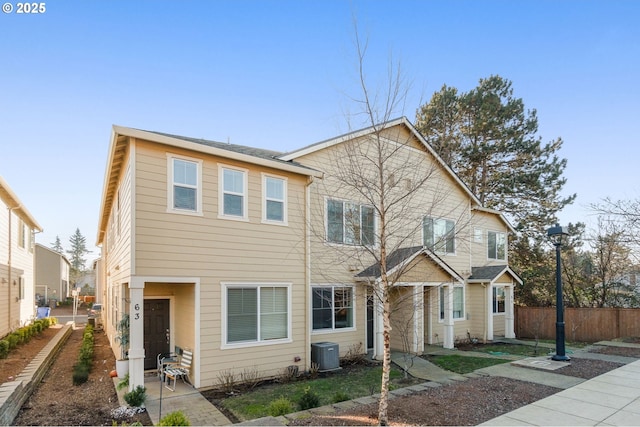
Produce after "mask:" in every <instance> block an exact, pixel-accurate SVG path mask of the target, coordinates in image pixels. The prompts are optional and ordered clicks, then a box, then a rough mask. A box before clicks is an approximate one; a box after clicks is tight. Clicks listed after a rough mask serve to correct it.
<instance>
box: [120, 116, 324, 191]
mask: <svg viewBox="0 0 640 427" xmlns="http://www.w3.org/2000/svg"><path fill="white" fill-rule="evenodd" d="M113 128H114V131H115V132H117V133H118V134H119V135H124V136H130V137H133V138H139V139H145V140H148V141H152V142H157V143H161V144H165V145H169V146H172V147H178V148H184V149H187V150H192V151H197V152H201V153H206V154H211V155H214V156H220V157H226V158H228V159H232V160H238V161H241V162H246V163H251V164H255V165H259V166H266V167H270V168H274V169H279V170H283V171H287V172H292V173H297V174H300V175H306V176H313V177H314V178H322V177H323V176H324V174H323V173H322V172H321V171H318V170H315V169H311V168H307V167H303V166H297V165H294V164H287V163H283V162H282V161H278V160H282V159H278V160H275V159H274V160H269V159H264V158H261V157H256V156H251V155H249V154H243V153H238V152H235V151H229V150H224V149H221V148H217V147H211V146H209V145H202V144H197V143H195V142H191V141H186V140H183V139H179V138H174V137H171V136H167V135H160V134H157V133H153V132H147V131H144V130H140V129H132V128H127V127H123V126H117V125H114V126H113Z"/></svg>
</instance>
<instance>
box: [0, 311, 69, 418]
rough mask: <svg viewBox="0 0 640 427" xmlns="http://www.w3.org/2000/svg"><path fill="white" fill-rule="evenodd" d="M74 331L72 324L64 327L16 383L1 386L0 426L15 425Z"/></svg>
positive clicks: (18, 377) (23, 371)
mask: <svg viewBox="0 0 640 427" xmlns="http://www.w3.org/2000/svg"><path fill="white" fill-rule="evenodd" d="M72 330H73V329H72V324H71V323H67V324H66V325H64V326H63V327H62V329H61V330H60V331H59V332H58V333H57V334H56V335H55V336H54V337H53V338H52V339H51V341H49V343H48V344H47V345H45V346H44V348H43V349H42V350H40V352H39V353H38V355H37V356H36V357H35V358H34V359H33V360H32V361H31V362H30V363H29V364H28V365H27V366H26V367H25V368H24V369H23V370H22V372H21V373H20V375H18V376H17V377H16V378H15V380H14V381H9V382H6V383H3V384H0V425H2V426H9V425H11V424H12V423H13V420H14V419H15V418H16V416H17V415H18V412H20V408H21V407H22V405H23V404H24V402H26V400H27V399H28V398H29V396H31V394H32V393H33V392H34V390H35V389H36V387H37V386H38V384H40V381H42V378H43V377H44V376H45V374H46V373H47V371H48V370H49V367H50V366H51V364H52V363H53V360H54V359H55V357H56V355H57V354H58V352H59V351H60V349H61V348H62V345H63V344H64V343H65V342H66V341H67V338H69V335H71V331H72Z"/></svg>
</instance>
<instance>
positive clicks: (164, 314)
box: [124, 277, 200, 389]
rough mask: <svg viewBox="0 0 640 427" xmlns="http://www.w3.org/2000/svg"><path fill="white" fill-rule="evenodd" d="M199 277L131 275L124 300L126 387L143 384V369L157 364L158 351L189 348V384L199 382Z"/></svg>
mask: <svg viewBox="0 0 640 427" xmlns="http://www.w3.org/2000/svg"><path fill="white" fill-rule="evenodd" d="M199 290H200V280H199V278H193V277H132V278H131V281H130V282H129V285H128V287H127V288H126V289H125V297H124V300H125V302H126V306H125V307H126V310H127V313H128V314H129V319H130V344H129V388H130V389H133V388H135V387H136V386H138V385H144V374H145V370H147V371H149V370H155V369H156V368H157V358H158V355H159V354H168V353H171V352H174V350H175V349H176V348H181V349H190V350H191V351H193V354H194V360H193V363H192V366H191V376H190V378H191V380H192V381H193V385H194V386H196V387H198V386H199V378H200V375H199V357H198V355H199V347H200V342H199V337H198V334H197V333H196V325H198V322H199V319H200V304H198V301H197V295H198V294H199Z"/></svg>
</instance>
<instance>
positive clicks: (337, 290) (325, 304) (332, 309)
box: [312, 286, 353, 330]
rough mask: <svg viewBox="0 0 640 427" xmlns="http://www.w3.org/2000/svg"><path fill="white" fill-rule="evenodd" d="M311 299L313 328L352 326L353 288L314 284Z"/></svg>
mask: <svg viewBox="0 0 640 427" xmlns="http://www.w3.org/2000/svg"><path fill="white" fill-rule="evenodd" d="M312 299H313V301H312V305H313V329H314V330H321V329H344V328H352V327H353V288H351V287H343V286H322V287H321V286H314V287H313V288H312Z"/></svg>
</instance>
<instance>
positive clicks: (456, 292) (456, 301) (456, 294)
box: [440, 285, 464, 320]
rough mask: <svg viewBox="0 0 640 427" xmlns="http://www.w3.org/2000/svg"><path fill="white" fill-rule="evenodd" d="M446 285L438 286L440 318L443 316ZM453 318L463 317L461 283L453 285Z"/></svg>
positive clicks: (462, 289) (442, 318) (462, 288)
mask: <svg viewBox="0 0 640 427" xmlns="http://www.w3.org/2000/svg"><path fill="white" fill-rule="evenodd" d="M448 289H449V288H448V287H447V286H441V287H440V320H444V318H445V300H446V299H447V297H448V296H447V292H448ZM453 318H454V319H462V318H464V287H462V286H461V285H460V286H458V285H456V286H454V287H453Z"/></svg>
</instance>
